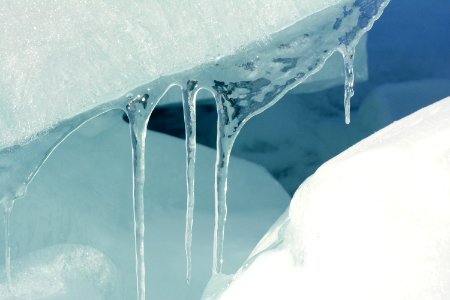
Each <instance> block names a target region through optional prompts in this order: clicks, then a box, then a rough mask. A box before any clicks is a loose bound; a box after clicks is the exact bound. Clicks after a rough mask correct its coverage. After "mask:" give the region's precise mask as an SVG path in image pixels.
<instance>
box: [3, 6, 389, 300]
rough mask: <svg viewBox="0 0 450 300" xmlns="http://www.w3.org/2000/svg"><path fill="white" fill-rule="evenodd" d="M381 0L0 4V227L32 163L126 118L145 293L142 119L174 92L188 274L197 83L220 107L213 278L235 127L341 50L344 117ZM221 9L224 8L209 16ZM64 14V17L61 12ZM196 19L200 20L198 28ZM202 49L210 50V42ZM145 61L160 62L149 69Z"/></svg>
mask: <svg viewBox="0 0 450 300" xmlns="http://www.w3.org/2000/svg"><path fill="white" fill-rule="evenodd" d="M388 2H389V1H388V0H385V1H382V0H356V1H322V2H314V1H286V2H283V3H278V2H277V1H273V2H270V1H269V2H267V1H265V2H264V3H263V2H262V1H261V3H257V4H255V3H241V2H237V3H231V2H230V3H228V2H227V3H221V4H220V5H218V6H213V5H210V4H209V3H203V4H202V3H198V4H196V5H192V6H188V7H184V6H179V5H178V3H176V2H169V3H166V2H164V3H161V4H160V3H158V2H155V3H152V4H148V5H147V4H145V3H142V2H133V3H131V4H129V3H128V2H125V1H124V2H120V1H119V2H117V3H116V4H114V5H110V4H108V5H107V4H106V3H103V2H101V3H100V4H98V7H96V9H93V8H92V7H91V5H89V4H88V3H85V2H78V1H71V2H70V3H69V2H68V3H64V4H63V6H60V5H52V6H48V7H47V6H44V3H43V2H33V3H28V2H27V1H16V2H14V3H12V2H9V3H8V5H6V6H3V7H2V8H1V10H0V16H1V17H2V22H4V24H5V27H4V29H3V33H4V34H5V36H6V37H7V38H6V39H5V47H2V48H1V49H0V51H1V54H2V57H5V59H4V62H3V63H1V64H0V68H1V70H2V73H3V74H6V75H5V76H3V77H2V81H0V92H1V94H0V97H1V99H2V100H1V101H2V104H3V107H4V108H5V110H2V114H3V115H2V118H1V119H0V121H1V123H0V133H1V136H0V145H1V146H2V147H3V149H2V150H1V152H0V171H1V172H0V178H1V179H2V180H1V192H2V194H0V200H1V202H2V203H3V206H4V207H5V220H6V225H8V223H9V222H8V220H9V216H10V211H11V209H12V207H13V206H14V201H16V199H18V198H20V197H22V196H23V195H24V194H25V192H26V189H27V185H28V184H29V182H30V181H31V180H33V178H34V176H35V175H36V174H37V172H38V171H39V169H40V167H41V166H42V164H43V163H44V162H45V160H46V159H47V158H48V157H49V155H50V154H51V153H52V151H53V150H54V149H55V148H56V147H57V146H58V145H59V144H60V143H61V142H62V141H63V140H64V139H65V138H66V137H67V136H68V135H69V134H70V133H72V132H73V131H74V130H75V129H77V128H78V127H79V126H81V125H82V124H83V123H85V122H87V121H88V120H90V119H92V118H94V117H96V116H97V115H99V114H102V113H104V112H105V111H109V110H112V109H121V110H124V111H125V112H126V113H127V115H128V118H129V120H130V132H131V144H132V150H133V151H132V161H133V164H132V165H133V207H134V231H135V250H136V277H137V294H138V299H140V300H142V299H145V263H144V182H145V155H144V153H145V140H146V130H147V123H148V122H149V119H150V115H151V113H152V111H153V109H154V108H155V106H156V105H157V104H158V103H159V101H160V99H161V98H162V97H163V96H164V95H165V94H166V92H167V91H168V90H169V89H179V90H180V98H181V99H182V101H183V107H184V116H185V124H186V150H187V155H186V167H187V171H186V174H187V189H188V199H187V212H186V242H185V244H186V245H185V248H186V249H185V250H186V255H187V265H188V266H187V279H188V281H189V280H190V269H191V258H190V255H191V254H190V253H191V243H192V224H193V208H194V173H195V160H196V149H195V144H196V143H195V100H196V99H195V98H196V94H197V92H198V91H199V90H201V89H205V90H207V91H209V92H210V93H211V94H212V95H213V96H214V98H215V99H216V105H217V113H218V122H217V126H218V135H217V158H216V167H215V229H214V251H213V263H212V273H213V274H220V273H221V272H222V265H223V245H224V236H225V223H226V219H227V180H228V165H229V158H230V153H231V151H232V147H233V144H234V142H235V140H236V137H237V135H238V133H239V131H240V130H241V129H242V127H243V126H244V124H245V123H246V122H247V121H248V120H250V119H251V118H252V117H253V116H256V115H257V114H259V113H261V112H263V111H264V110H266V109H267V108H269V107H270V106H272V105H274V104H275V103H276V102H277V101H278V100H280V99H281V98H282V97H283V96H284V95H285V94H286V93H287V92H288V91H289V90H291V89H292V88H294V87H295V86H297V85H299V84H300V83H302V82H303V81H304V80H306V79H307V78H308V77H309V76H310V75H312V74H314V73H316V72H318V71H319V70H320V68H321V67H322V66H323V64H324V63H325V61H326V60H327V59H328V58H329V57H330V56H331V55H332V54H333V53H334V52H336V51H340V52H341V53H342V55H343V57H344V63H345V74H346V84H345V86H346V89H345V111H346V122H347V123H348V122H349V121H350V116H349V112H350V98H351V96H352V95H353V81H354V72H353V67H352V66H353V59H354V48H355V46H356V44H357V43H358V41H359V39H360V38H361V36H362V34H363V33H364V32H366V31H367V30H369V29H370V28H371V26H372V25H373V22H374V21H375V20H376V19H377V18H378V17H379V16H380V15H381V13H382V11H383V9H384V7H385V6H386V5H387V3H388ZM224 6H225V7H224ZM43 7H45V8H47V9H45V10H43V9H42V8H43ZM185 8H186V10H185ZM223 9H225V10H226V11H227V13H226V14H224V13H217V10H220V11H222V10H223ZM172 10H173V11H172ZM177 11H180V14H179V15H180V16H183V18H176V19H174V20H172V21H171V22H167V20H166V19H165V18H164V17H163V16H164V15H167V14H168V13H169V12H170V14H172V15H176V13H175V12H177ZM249 11H252V12H254V13H253V14H252V20H257V21H256V22H250V23H252V25H251V26H248V25H250V24H246V25H245V26H243V24H242V23H239V22H235V20H236V19H240V17H239V16H242V17H241V19H245V18H246V16H248V14H249ZM136 12H139V13H136ZM42 14H46V17H45V18H43V17H42ZM155 14H156V15H155ZM62 15H63V16H65V17H64V18H61V17H60V16H62ZM204 15H210V16H214V18H216V19H214V18H212V19H208V18H204ZM129 16H133V18H132V19H130V17H129ZM169 19H170V18H169ZM181 20H183V21H184V20H189V26H185V22H182V23H179V22H181ZM202 20H206V21H205V22H207V24H206V25H207V26H205V24H203V23H202ZM191 21H192V22H191ZM239 24H241V25H242V27H239V26H240V25H239ZM236 26H238V28H236ZM154 28H163V29H164V30H165V31H166V32H165V33H164V35H168V34H169V33H174V35H173V39H168V40H167V43H166V42H165V41H166V40H165V39H163V38H161V35H162V32H164V30H161V31H155V30H154ZM217 28H230V30H225V31H218V30H217ZM232 28H235V30H231V29H232ZM208 30H210V31H211V32H209V31H208ZM18 37H20V38H18ZM193 38H195V42H192V39H193ZM155 41H157V42H156V43H155ZM248 41H251V42H248ZM58 45H64V47H63V48H61V47H58ZM211 45H217V46H215V47H214V48H213V49H211ZM13 49H16V50H14V51H13ZM17 49H24V51H17ZM175 49H177V50H176V51H175ZM177 51H182V53H183V55H179V52H177ZM199 51H200V53H199ZM162 57H164V59H161V58H162ZM155 61H158V62H162V63H161V64H155ZM167 62H170V63H167ZM183 70H184V71H183ZM121 94H123V95H124V96H120V95H121ZM49 99H51V100H49ZM49 103H51V104H50V105H49ZM17 162H20V163H19V164H18V163H17ZM5 227H6V233H5V237H6V246H5V247H6V248H5V256H6V257H5V261H6V263H5V266H6V272H7V277H8V278H10V276H11V273H10V272H11V269H10V267H9V266H10V257H9V253H10V250H9V249H10V246H9V242H8V236H9V229H8V226H5Z"/></svg>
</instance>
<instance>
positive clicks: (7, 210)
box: [3, 199, 15, 293]
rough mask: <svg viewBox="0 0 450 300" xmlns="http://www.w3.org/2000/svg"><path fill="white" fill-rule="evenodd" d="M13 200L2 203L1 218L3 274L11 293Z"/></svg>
mask: <svg viewBox="0 0 450 300" xmlns="http://www.w3.org/2000/svg"><path fill="white" fill-rule="evenodd" d="M14 202H15V199H7V200H5V201H4V202H3V216H4V221H5V273H6V281H7V284H8V290H9V292H10V293H12V279H11V229H10V225H11V222H10V221H11V212H12V209H13V207H14Z"/></svg>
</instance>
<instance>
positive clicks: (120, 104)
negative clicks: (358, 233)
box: [0, 0, 389, 300]
mask: <svg viewBox="0 0 450 300" xmlns="http://www.w3.org/2000/svg"><path fill="white" fill-rule="evenodd" d="M388 2H389V0H356V1H354V2H353V3H351V4H350V5H346V6H335V7H331V8H328V9H326V10H324V11H322V12H320V13H317V14H316V15H314V16H312V17H309V18H307V19H304V20H301V21H299V22H298V23H296V24H293V25H291V26H290V27H288V28H286V29H284V30H282V31H280V32H277V33H275V34H273V35H272V36H271V39H270V41H269V42H265V43H254V44H252V45H249V46H247V47H246V48H245V49H243V50H242V51H241V52H239V53H236V55H232V56H229V57H224V58H220V59H218V60H216V61H214V62H211V63H210V64H207V65H203V66H200V67H198V68H195V69H192V70H188V71H185V72H182V73H180V74H175V75H171V76H166V77H161V78H159V79H158V80H156V81H153V82H151V83H149V84H147V85H144V86H140V87H138V88H136V89H134V90H133V91H131V92H130V93H129V94H127V95H125V96H123V97H121V98H119V99H117V100H115V101H111V102H109V103H107V104H104V105H101V106H99V107H97V108H95V109H93V110H90V111H88V112H86V113H83V114H81V115H78V116H76V117H73V118H71V119H68V120H65V121H63V122H61V123H60V124H59V125H58V126H56V127H54V128H52V129H50V130H48V131H47V132H46V133H44V134H42V136H40V137H38V138H37V139H36V140H33V141H31V142H29V143H27V144H25V145H21V146H14V147H10V148H7V149H2V150H0V167H2V168H3V172H0V182H1V183H0V185H1V186H0V188H2V194H0V203H2V204H3V207H4V215H5V238H6V242H5V267H6V272H7V280H8V285H9V287H10V289H11V287H12V283H11V255H10V246H9V236H10V225H9V224H10V215H11V211H12V209H13V206H14V201H15V200H16V199H18V198H20V197H22V196H23V195H24V194H25V192H26V188H27V185H28V183H29V182H30V181H31V180H32V179H33V178H34V176H35V175H36V174H37V172H38V171H39V169H40V167H41V166H42V164H43V163H44V162H45V161H46V160H47V158H48V157H49V156H50V154H51V153H52V152H53V150H54V149H55V148H56V147H57V146H58V145H59V144H60V143H61V142H62V141H63V140H64V139H65V138H66V137H67V136H68V135H69V134H70V133H72V132H73V131H75V130H76V129H77V128H78V127H80V126H81V125H82V124H84V123H85V122H87V121H88V120H90V119H92V118H94V117H96V116H98V115H100V114H102V113H104V112H106V111H109V110H112V109H121V110H123V111H125V112H126V114H127V115H128V118H129V121H130V122H129V123H130V133H131V144H132V150H133V151H132V164H133V207H134V229H135V250H136V277H137V294H138V299H139V300H144V299H145V263H144V230H145V228H144V227H145V226H144V224H145V222H144V183H145V156H144V155H145V144H146V143H145V141H146V133H147V125H148V122H149V119H150V115H151V113H152V111H153V109H154V108H155V107H156V105H157V104H158V102H159V100H160V99H161V98H162V97H163V96H164V95H165V93H166V92H167V91H168V90H169V89H171V88H174V87H178V88H180V89H181V98H182V102H183V109H184V121H185V130H186V152H187V154H186V178H187V179H186V181H187V210H186V236H185V250H186V259H187V281H188V282H189V281H190V277H191V245H192V226H193V220H194V216H193V215H194V177H195V160H196V111H195V102H196V95H197V93H198V92H199V90H201V89H205V90H207V91H209V92H211V94H212V95H213V96H214V98H215V101H216V105H217V114H218V121H217V129H218V130H217V157H216V166H215V229H214V253H213V264H212V273H213V275H215V274H220V273H221V271H222V264H223V245H224V235H225V223H226V219H227V199H226V198H227V178H228V165H229V159H230V153H231V150H232V148H233V144H234V141H235V139H236V137H237V135H238V133H239V131H240V130H241V128H242V127H243V126H244V124H245V123H246V122H247V121H248V120H249V119H251V118H252V117H253V116H256V115H258V114H259V113H261V112H262V111H264V110H266V109H267V108H269V107H270V106H272V105H273V104H275V103H276V102H277V101H278V100H280V99H281V98H282V97H283V96H284V95H285V94H286V93H287V92H288V91H289V90H291V89H292V88H294V87H295V86H297V85H298V84H300V83H301V82H303V81H304V80H305V79H306V78H308V77H309V76H310V75H312V74H314V73H316V72H317V71H319V70H320V68H321V67H322V66H323V64H324V63H325V61H326V60H327V59H328V58H329V57H330V56H331V55H332V54H333V53H334V52H336V51H339V52H340V53H341V54H342V56H343V58H344V67H345V101H344V103H345V121H346V123H347V124H348V123H350V99H351V97H352V95H353V93H354V92H353V83H354V72H353V60H354V48H355V45H356V44H357V42H358V41H359V39H360V37H361V35H362V34H363V33H365V32H366V31H368V30H369V29H370V28H371V26H372V25H373V23H374V22H375V20H376V19H378V18H379V16H380V15H381V13H382V11H383V9H384V7H385V6H386V5H387V4H388ZM17 161H19V162H21V163H20V164H19V165H18V164H14V163H13V162H17ZM2 168H0V169H2ZM12 174H13V175H12Z"/></svg>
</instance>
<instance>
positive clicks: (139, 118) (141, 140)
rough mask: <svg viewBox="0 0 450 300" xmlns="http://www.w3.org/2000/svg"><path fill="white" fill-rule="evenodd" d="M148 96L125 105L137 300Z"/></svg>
mask: <svg viewBox="0 0 450 300" xmlns="http://www.w3.org/2000/svg"><path fill="white" fill-rule="evenodd" d="M147 99H148V95H144V96H141V97H137V98H135V99H134V100H132V101H131V102H130V103H129V104H128V105H127V113H128V118H129V121H130V133H131V146H132V163H133V208H134V237H135V255H136V279H137V299H138V300H145V256H144V254H145V252H144V232H145V219H144V183H145V138H146V135H147V121H148V116H147V113H146V108H147Z"/></svg>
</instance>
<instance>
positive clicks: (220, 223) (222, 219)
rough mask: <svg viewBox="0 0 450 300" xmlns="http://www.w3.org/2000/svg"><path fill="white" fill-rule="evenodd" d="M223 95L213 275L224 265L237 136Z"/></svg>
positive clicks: (219, 107)
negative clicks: (231, 130)
mask: <svg viewBox="0 0 450 300" xmlns="http://www.w3.org/2000/svg"><path fill="white" fill-rule="evenodd" d="M221 97H222V95H220V94H218V95H216V105H217V114H218V118H217V152H216V155H217V156H216V167H215V182H214V188H215V199H214V200H215V201H214V208H215V210H214V217H215V219H214V250H213V251H214V252H213V269H212V272H213V274H214V275H215V274H220V273H221V272H222V265H223V245H224V238H225V223H226V221H227V182H228V165H229V162H230V154H231V149H232V148H233V142H234V140H235V137H236V135H234V134H231V135H228V134H227V118H226V112H225V111H224V108H223V103H222V99H221Z"/></svg>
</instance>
